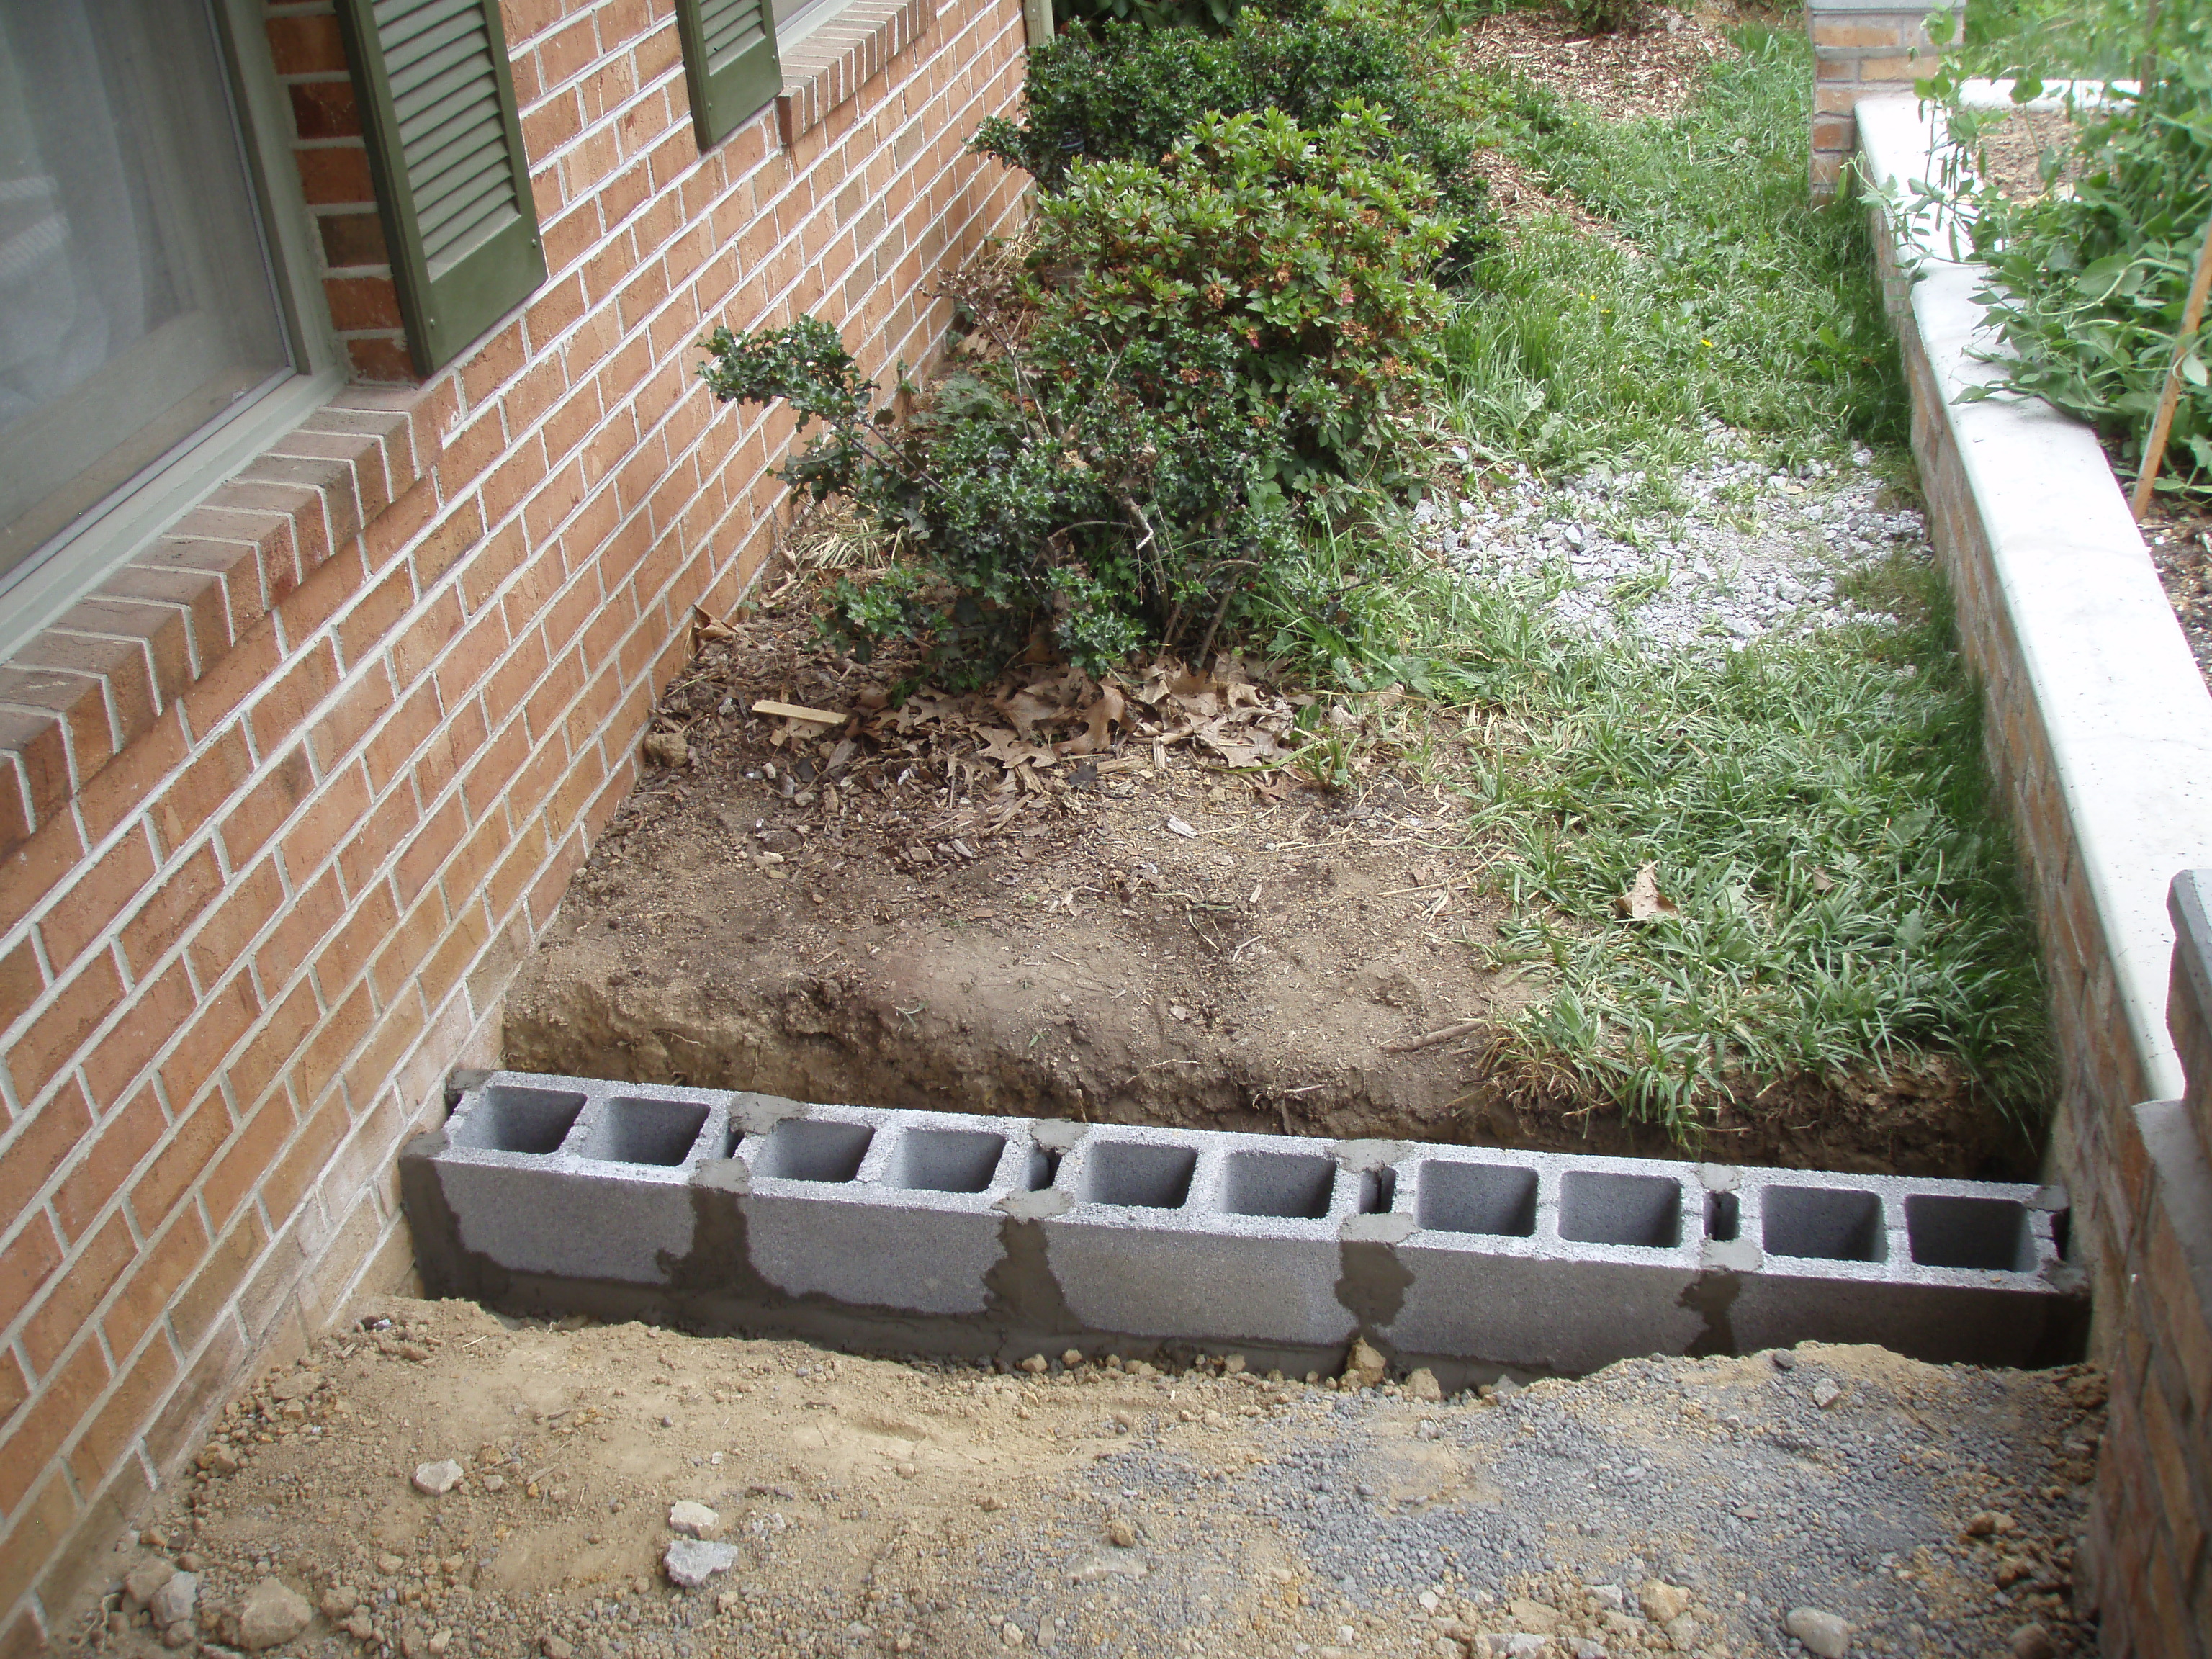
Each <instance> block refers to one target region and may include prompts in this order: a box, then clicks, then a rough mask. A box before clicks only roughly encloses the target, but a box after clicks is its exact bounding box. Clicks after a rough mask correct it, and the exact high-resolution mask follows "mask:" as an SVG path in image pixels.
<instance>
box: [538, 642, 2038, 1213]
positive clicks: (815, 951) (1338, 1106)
mask: <svg viewBox="0 0 2212 1659" xmlns="http://www.w3.org/2000/svg"><path fill="white" fill-rule="evenodd" d="M746 660H747V658H746V655H745V653H743V652H737V653H733V657H732V661H733V663H735V664H740V665H741V664H744V663H745V662H746ZM718 695H719V694H718ZM805 695H812V696H815V697H817V700H820V701H825V702H826V701H829V698H830V697H832V696H836V695H837V692H836V689H835V688H823V687H821V686H815V687H813V688H812V689H811V692H809V693H806V694H805ZM741 701H742V702H750V697H742V698H741ZM768 724H769V723H768V722H766V721H762V720H748V719H747V717H746V716H744V714H742V713H738V714H734V715H732V716H731V717H729V718H728V719H727V720H725V721H724V722H723V723H721V725H720V726H716V727H715V728H714V729H715V730H716V731H718V732H720V733H721V735H720V736H702V730H701V724H700V723H696V722H695V724H694V726H693V732H692V742H691V744H690V763H689V764H688V765H687V766H686V767H684V768H683V769H680V770H679V771H678V772H676V773H672V774H671V773H660V774H657V775H655V776H654V777H653V778H652V779H651V780H649V781H648V782H647V785H646V786H645V787H643V788H641V791H640V793H639V794H638V795H637V797H635V799H633V800H632V801H631V803H629V805H627V806H626V807H625V808H624V809H623V813H622V815H621V816H620V817H618V818H617V822H616V824H615V826H614V828H613V829H611V831H610V832H609V833H608V835H607V836H605V837H604V838H603V840H602V842H601V844H600V845H599V848H597V849H596V851H595V852H594V853H593V854H592V859H591V861H590V862H589V864H588V865H587V866H586V868H585V869H584V870H583V871H582V872H580V874H579V876H578V878H577V879H576V881H575V882H574V884H573V886H572V888H571V890H570V892H569V895H568V900H567V902H566V908H565V910H564V915H563V922H562V927H561V928H560V929H559V930H558V932H557V933H556V936H555V937H554V938H553V939H551V940H550V943H549V944H548V945H546V947H545V948H544V950H542V951H540V953H539V954H538V957H536V958H535V959H534V960H532V962H531V963H529V964H528V965H527V966H526V969H525V970H524V972H523V974H522V975H521V976H520V979H519V980H518V981H517V983H516V985H515V987H514V988H513V992H512V993H511V994H510V995H509V998H508V1001H507V1024H506V1051H505V1060H506V1063H507V1065H509V1066H514V1067H518V1068H522V1069H527V1070H535V1071H546V1072H559V1073H570V1074H574V1075H579V1076H586V1077H602V1078H614V1079H628V1080H632V1081H638V1082H664V1083H690V1084H695V1085H708V1086H714V1087H731V1088H746V1089H755V1090H758V1091H763V1092H764V1093H770V1094H780V1095H787V1096H789V1097H793V1098H797V1099H802V1100H821V1101H850V1102H857V1103H865V1104H870V1105H880V1106H903V1107H921V1108H932V1109H940V1110H961V1111H974V1112H988V1113H1022V1114H1029V1115H1038V1116H1047V1117H1068V1118H1079V1119H1085V1120H1089V1121H1105V1122H1123V1123H1155V1124H1178V1125H1185V1126H1188V1127H1203V1128H1225V1129H1243V1130H1265V1129H1270V1128H1272V1129H1276V1130H1279V1131H1282V1132H1284V1133H1300V1134H1314V1135H1335V1136H1381V1137H1389V1138H1395V1139H1421V1140H1441V1141H1457V1142H1465V1143H1468V1144H1474V1145H1491V1146H1529V1147H1538V1148H1543V1149H1552V1150H1581V1151H1589V1152H1625V1153H1632V1154H1657V1153H1662V1152H1665V1153H1668V1154H1670V1155H1671V1154H1672V1153H1673V1152H1674V1151H1676V1150H1677V1149H1674V1148H1672V1147H1670V1146H1668V1142H1667V1141H1666V1139H1665V1138H1664V1136H1663V1135H1662V1134H1661V1133H1657V1132H1656V1131H1654V1130H1651V1129H1648V1128H1643V1127H1638V1126H1632V1125H1628V1124H1625V1123H1623V1122H1622V1121H1620V1118H1619V1116H1618V1115H1612V1114H1607V1113H1600V1112H1589V1111H1583V1110H1580V1109H1577V1108H1576V1107H1574V1106H1572V1105H1569V1104H1566V1103H1551V1104H1547V1103H1541V1102H1539V1103H1526V1102H1519V1103H1516V1101H1514V1100H1511V1099H1509V1098H1508V1097H1507V1094H1506V1091H1504V1088H1503V1087H1502V1086H1500V1085H1499V1084H1498V1082H1497V1081H1496V1080H1495V1079H1493V1078H1492V1077H1491V1076H1490V1074H1489V1073H1488V1072H1487V1070H1486V1065H1485V1059H1484V1056H1485V1051H1486V1048H1487V1042H1488V1039H1487V1036H1486V1029H1487V1027H1488V1024H1489V1023H1490V1022H1491V1021H1492V1020H1494V1019H1495V1018H1498V1017H1500V1016H1502V1015H1504V1014H1506V1013H1509V1012H1510V1011H1511V1009H1512V1008H1513V1007H1514V1006H1516V1003H1517V1000H1518V998H1519V997H1520V996H1521V995H1522V994H1525V993H1524V992H1523V991H1522V989H1521V987H1519V986H1517V985H1516V984H1515V983H1504V982H1500V980H1499V979H1498V978H1497V977H1492V976H1489V975H1484V974H1482V973H1480V971H1478V970H1477V969H1475V968H1474V966H1473V965H1472V953H1471V951H1470V950H1469V945H1468V942H1469V941H1474V940H1479V939H1481V938H1483V937H1484V936H1485V934H1486V932H1487V931H1488V929H1489V928H1490V927H1492V925H1493V923H1494V918H1495V915H1496V911H1495V908H1494V902H1493V901H1490V900H1487V899H1484V898H1480V897H1476V896H1471V890H1472V889H1473V888H1474V886H1475V884H1476V883H1477V882H1478V881H1479V879H1480V875H1481V855H1480V854H1479V853H1470V852H1469V851H1468V850H1466V849H1465V848H1462V847H1461V846H1459V844H1458V843H1459V842H1461V841H1462V839H1463V836H1462V833H1461V831H1460V828H1459V816H1458V807H1457V803H1456V802H1455V799H1453V798H1452V797H1450V796H1449V795H1448V794H1446V793H1443V791H1441V790H1434V791H1431V790H1423V789H1421V788H1419V787H1418V786H1417V785H1414V784H1412V783H1410V782H1408V781H1405V780H1403V779H1401V778H1396V777H1385V778H1383V780H1381V781H1378V782H1376V783H1375V784H1373V785H1372V786H1371V787H1355V788H1352V789H1346V790H1341V791H1337V792H1333V793H1332V792H1323V791H1320V790H1307V789H1303V788H1298V787H1289V786H1285V785H1282V784H1280V783H1279V782H1278V784H1277V786H1276V787H1277V789H1278V791H1279V793H1276V794H1274V795H1270V794H1267V793H1261V792H1260V791H1258V790H1255V788H1254V787H1251V786H1250V785H1248V784H1247V783H1245V782H1243V781H1239V780H1231V781H1227V782H1223V781H1220V780H1221V778H1222V775H1221V774H1219V773H1218V772H1201V771H1200V770H1199V769H1196V768H1193V767H1189V766H1188V765H1181V764H1176V765H1174V766H1173V768H1172V769H1170V770H1169V771H1167V772H1165V773H1164V774H1161V775H1155V776H1153V777H1152V778H1149V779H1147V778H1144V777H1142V776H1139V775H1134V774H1132V775H1108V776H1103V777H1099V776H1095V775H1094V776H1092V777H1091V778H1089V779H1088V780H1087V781H1085V782H1084V783H1080V784H1075V785H1072V786H1070V785H1063V786H1062V787H1056V788H1054V787H1048V789H1047V790H1046V791H1045V793H1043V795H1042V797H1040V798H1039V799H1037V801H1036V805H1035V808H1034V810H1033V811H1031V812H1030V813H1029V814H1027V815H1026V817H1025V818H1024V819H1023V820H1020V821H1019V822H1020V823H1022V824H1023V826H1024V827H1021V828H1016V827H1015V825H1014V824H1012V823H1010V824H1009V825H1008V826H1007V827H1006V829H1004V830H1002V831H1001V832H1000V834H998V835H997V836H996V837H995V838H994V839H985V838H984V836H983V835H982V834H981V833H979V831H978V829H977V827H976V826H977V824H978V823H987V818H986V816H985V811H984V809H982V808H980V807H975V806H971V805H966V804H964V803H963V801H962V799H961V798H960V797H959V796H958V794H957V793H948V792H947V790H946V788H945V787H943V786H942V785H939V787H937V789H936V791H935V794H934V796H933V798H922V799H909V800H908V805H905V806H900V807H890V806H885V805H883V804H882V803H883V801H884V799H886V798H885V797H880V796H879V797H878V798H877V799H876V800H875V801H874V802H872V803H868V805H871V806H872V807H873V808H874V811H873V813H872V815H866V816H864V813H865V812H866V807H864V806H862V805H854V807H852V808H851V809H849V810H848V811H843V812H839V813H832V812H830V811H827V810H825V808H824V807H823V805H822V804H821V803H820V802H819V801H816V800H809V801H808V802H807V803H806V804H805V805H801V804H798V803H796V802H795V801H791V800H787V799H784V798H783V796H782V795H781V793H778V791H777V788H776V787H775V785H773V784H771V783H770V782H769V781H767V780H765V779H764V778H754V779H748V778H746V777H745V776H744V772H745V771H746V770H749V769H750V770H757V764H758V761H759V759H760V758H762V757H767V756H769V754H771V753H777V754H781V757H782V758H783V759H784V761H785V762H786V763H788V754H787V751H776V750H769V748H768V747H767V746H766V738H767V736H768ZM799 793H800V794H801V795H803V796H811V794H812V792H811V791H806V790H802V791H800V792H799ZM977 793H978V795H981V793H982V792H981V790H980V789H979V790H978V791H977ZM856 795H857V798H858V799H859V800H860V801H861V802H867V793H866V792H865V791H856V790H855V788H854V787H852V786H851V785H849V784H848V789H847V791H846V793H845V796H844V797H843V799H846V800H848V801H854V800H855V799H856ZM892 799H896V797H893V798H892ZM1171 820H1172V821H1173V823H1177V824H1180V825H1182V827H1183V828H1187V829H1190V830H1192V831H1193V832H1194V833H1192V834H1189V835H1184V834H1182V833H1181V832H1180V830H1179V829H1176V828H1173V827H1170V821H1171ZM956 843H957V845H956ZM940 847H941V848H944V849H945V850H943V851H941V852H940V851H938V850H937V849H938V848H940ZM958 848H967V849H968V850H969V851H970V852H972V853H973V854H974V856H973V857H972V858H963V856H962V855H961V852H960V851H959V850H958ZM763 855H767V856H768V857H769V858H770V859H772V860H774V861H772V862H764V861H763ZM1455 1028H1461V1029H1458V1030H1457V1031H1456V1033H1455V1035H1452V1036H1449V1037H1447V1038H1445V1039H1444V1040H1439V1041H1433V1042H1428V1043H1427V1044H1426V1045H1425V1046H1412V1045H1415V1044H1419V1043H1420V1042H1421V1040H1422V1039H1423V1038H1425V1037H1434V1036H1437V1034H1438V1033H1447V1032H1453V1031H1454V1029H1455ZM1699 1153H1700V1155H1701V1156H1705V1157H1708V1158H1713V1159H1716V1160H1718V1161H1723V1162H1729V1163H1756V1164H1778V1165H1783V1166H1787V1167H1796V1168H1822V1169H1836V1170H1867V1171H1875V1170H1890V1171H1896V1172H1899V1173H1903V1174H1909V1175H1936V1176H1993V1175H1999V1174H2003V1175H2012V1174H2015V1173H2021V1172H2026V1171H2027V1170H2030V1169H2032V1158H2031V1157H2030V1153H2029V1150H2028V1149H2027V1147H2026V1146H2024V1145H2023V1144H2022V1143H2021V1141H2020V1139H2019V1138H2018V1136H2017V1133H2016V1132H2015V1131H2013V1130H2011V1129H2010V1128H2009V1127H2008V1126H2007V1125H2006V1124H2005V1123H2004V1122H2003V1121H2002V1119H2000V1118H1999V1117H1998V1116H1997V1115H1996V1113H1995V1112H1994V1110H1992V1109H1989V1108H1988V1107H1987V1106H1985V1105H1984V1104H1981V1103H1978V1102H1977V1101H1976V1100H1975V1099H1974V1098H1972V1096H1971V1094H1970V1092H1969V1091H1966V1090H1964V1089H1963V1088H1962V1087H1961V1086H1960V1084H1959V1082H1958V1080H1957V1079H1955V1078H1954V1077H1953V1076H1952V1075H1950V1074H1949V1073H1948V1072H1946V1071H1944V1070H1943V1069H1942V1068H1939V1067H1929V1068H1927V1069H1925V1070H1923V1071H1920V1072H1913V1073H1899V1074H1895V1075H1893V1076H1892V1077H1890V1078H1888V1079H1884V1080H1882V1081H1881V1082H1878V1083H1877V1082H1872V1081H1867V1080H1860V1079H1842V1080H1840V1081H1838V1082H1835V1083H1832V1084H1828V1085H1822V1084H1819V1083H1815V1082H1813V1081H1810V1080H1808V1081H1807V1082H1805V1083H1804V1084H1802V1085H1800V1086H1797V1087H1796V1088H1794V1089H1787V1090H1781V1091H1773V1092H1771V1093H1770V1094H1769V1095H1768V1096H1767V1097H1764V1098H1761V1099H1759V1100H1758V1101H1757V1102H1756V1103H1755V1105H1754V1109H1750V1110H1731V1111H1728V1112H1725V1113H1723V1115H1721V1117H1720V1118H1719V1119H1718V1121H1717V1122H1716V1124H1715V1127H1714V1128H1713V1130H1712V1131H1711V1133H1709V1134H1707V1136H1706V1137H1705V1140H1704V1143H1703V1145H1702V1146H1700V1148H1699Z"/></svg>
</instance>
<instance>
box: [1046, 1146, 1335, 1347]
mask: <svg viewBox="0 0 2212 1659" xmlns="http://www.w3.org/2000/svg"><path fill="white" fill-rule="evenodd" d="M1055 1184H1056V1187H1057V1189H1058V1190H1059V1191H1060V1192H1061V1193H1064V1194H1066V1198H1067V1200H1068V1207H1067V1208H1066V1210H1065V1211H1064V1212H1061V1213H1060V1214H1059V1215H1057V1216H1054V1217H1052V1218H1049V1219H1047V1220H1046V1221H1045V1222H1044V1223H1043V1228H1044V1235H1045V1242H1046V1259H1047V1261H1048V1262H1049V1264H1050V1266H1051V1268H1052V1273H1053V1277H1054V1280H1055V1281H1056V1282H1057V1283H1058V1285H1059V1286H1060V1291H1061V1294H1062V1295H1063V1296H1064V1297H1065V1298H1066V1304H1067V1307H1068V1309H1069V1310H1070V1311H1071V1312H1073V1313H1074V1314H1075V1315H1076V1316H1078V1317H1079V1319H1081V1320H1082V1321H1083V1322H1084V1323H1085V1325H1086V1326H1089V1327H1091V1328H1094V1329H1097V1330H1101V1331H1127V1332H1128V1333H1129V1334H1132V1335H1136V1336H1148V1337H1156V1338H1183V1339H1191V1340H1249V1341H1253V1342H1266V1343H1274V1344H1288V1345H1292V1346H1316V1347H1329V1346H1336V1345H1338V1344H1340V1343H1344V1342H1347V1341H1349V1340H1351V1338H1352V1334H1353V1333H1354V1331H1355V1329H1356V1322H1355V1320H1354V1319H1353V1317H1352V1315H1351V1313H1350V1312H1349V1311H1348V1310H1346V1308H1345V1306H1344V1305H1343V1304H1342V1303H1341V1302H1340V1301H1339V1300H1338V1298H1337V1294H1336V1284H1337V1279H1338V1278H1339V1276H1340V1261H1339V1254H1340V1252H1339V1244H1338V1234H1339V1232H1340V1230H1341V1228H1342V1225H1343V1223H1344V1220H1345V1218H1346V1217H1347V1216H1349V1215H1350V1214H1352V1213H1353V1212H1354V1210H1355V1208H1356V1206H1357V1205H1358V1198H1359V1192H1360V1185H1359V1181H1358V1172H1357V1171H1352V1172H1347V1170H1346V1169H1345V1167H1344V1164H1343V1162H1342V1161H1341V1159H1340V1158H1339V1156H1338V1155H1337V1152H1336V1151H1335V1150H1334V1149H1333V1148H1332V1147H1331V1146H1330V1145H1329V1144H1328V1142H1325V1141H1317V1140H1309V1139H1285V1138H1282V1137H1279V1136H1273V1135H1264V1136H1263V1135H1232V1134H1220V1133H1206V1132H1200V1131H1194V1130H1173V1129H1146V1128H1123V1127H1109V1126H1104V1125H1101V1126H1099V1127H1094V1128H1092V1129H1091V1131H1090V1132H1089V1133H1086V1134H1085V1135H1084V1137H1083V1138H1082V1139H1080V1140H1079V1141H1078V1142H1077V1143H1076V1144H1075V1146H1073V1149H1072V1150H1071V1151H1070V1152H1069V1153H1068V1155H1067V1158H1066V1162H1065V1163H1064V1164H1062V1165H1061V1167H1060V1173H1059V1176H1058V1180H1057V1182H1056V1183H1055Z"/></svg>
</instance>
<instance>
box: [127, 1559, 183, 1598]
mask: <svg viewBox="0 0 2212 1659" xmlns="http://www.w3.org/2000/svg"><path fill="white" fill-rule="evenodd" d="M176 1576H177V1564H176V1563H175V1562H173V1561H170V1560H167V1559H163V1558H162V1557H161V1556H158V1555H156V1556H154V1557H152V1558H150V1559H147V1560H144V1561H141V1562H140V1563H139V1564H138V1565H137V1566H135V1567H133V1568H131V1571H128V1572H126V1573H125V1574H124V1575H123V1600H124V1601H125V1604H126V1605H128V1606H130V1607H144V1606H145V1605H146V1604H147V1603H148V1602H149V1601H152V1600H153V1599H154V1592H155V1590H157V1589H161V1586H162V1585H164V1584H166V1583H168V1582H169V1580H171V1579H172V1578H173V1577H176Z"/></svg>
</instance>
